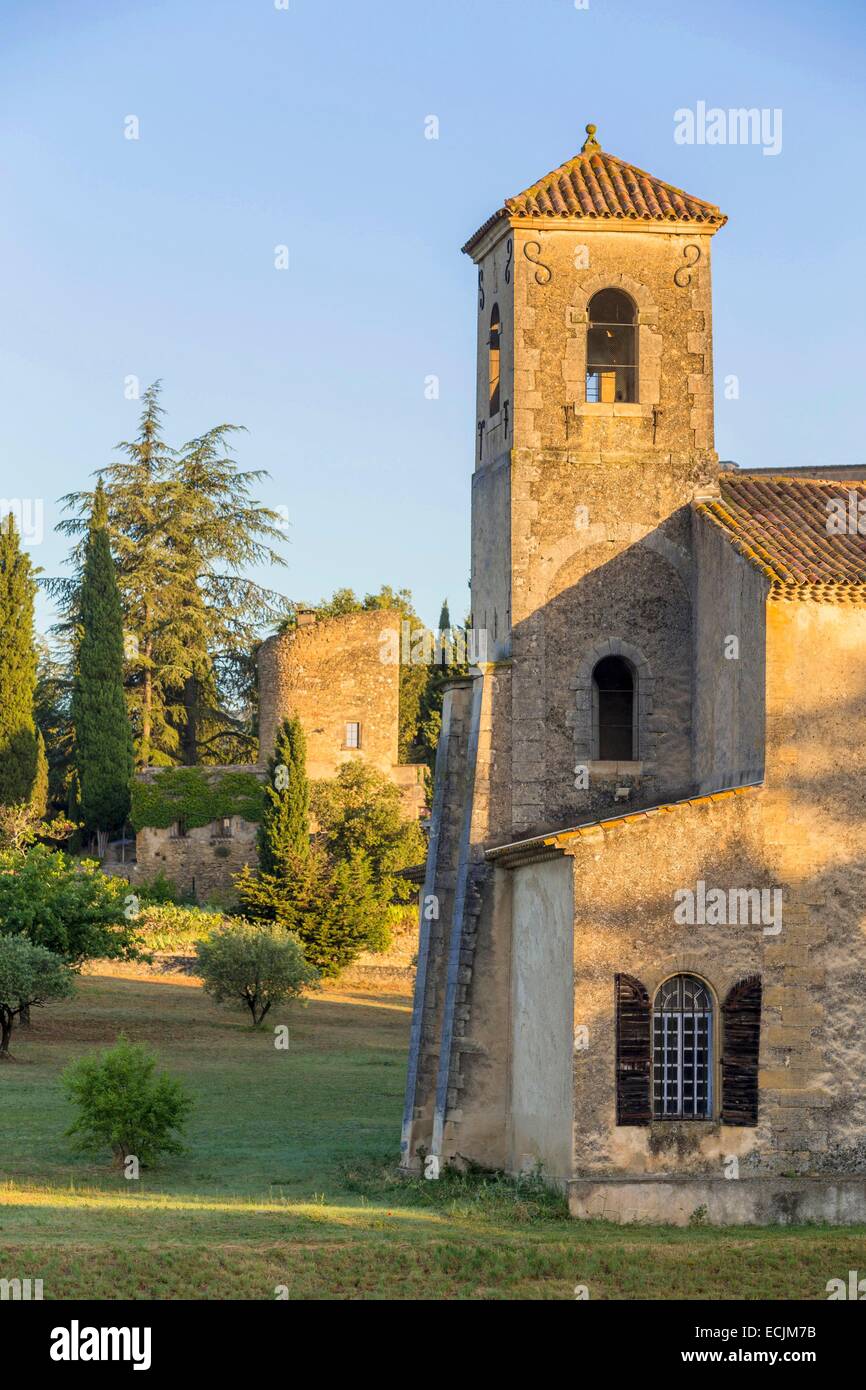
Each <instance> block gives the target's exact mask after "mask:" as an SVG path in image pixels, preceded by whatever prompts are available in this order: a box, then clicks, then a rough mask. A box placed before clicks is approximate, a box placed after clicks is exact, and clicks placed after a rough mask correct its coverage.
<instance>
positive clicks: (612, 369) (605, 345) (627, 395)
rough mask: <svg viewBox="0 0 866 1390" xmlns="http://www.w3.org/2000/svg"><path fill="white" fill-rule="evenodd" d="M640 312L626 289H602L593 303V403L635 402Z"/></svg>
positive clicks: (589, 349)
mask: <svg viewBox="0 0 866 1390" xmlns="http://www.w3.org/2000/svg"><path fill="white" fill-rule="evenodd" d="M637 385H638V380H637V313H636V310H635V306H634V302H633V301H632V300H631V299H630V298H629V296H628V295H627V294H625V293H624V292H623V291H622V290H599V291H598V293H597V294H594V295H593V296H592V299H591V300H590V301H589V326H588V328H587V335H586V399H587V402H588V403H589V404H593V403H595V404H605V405H615V404H617V403H621V402H635V401H637V398H638V389H637Z"/></svg>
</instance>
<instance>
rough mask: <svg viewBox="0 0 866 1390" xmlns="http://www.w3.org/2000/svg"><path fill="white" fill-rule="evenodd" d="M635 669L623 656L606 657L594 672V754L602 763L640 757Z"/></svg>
mask: <svg viewBox="0 0 866 1390" xmlns="http://www.w3.org/2000/svg"><path fill="white" fill-rule="evenodd" d="M634 695H635V690H634V672H633V670H632V668H631V666H630V664H629V663H628V662H627V661H625V660H624V659H623V658H622V657H621V656H605V657H602V659H601V661H599V662H597V663H596V666H595V669H594V671H593V673H592V701H593V724H594V734H595V738H594V743H595V748H594V750H593V751H594V754H595V757H596V758H598V759H599V761H601V762H612V763H630V762H636V761H637V758H638V750H637V738H636V728H635V699H634Z"/></svg>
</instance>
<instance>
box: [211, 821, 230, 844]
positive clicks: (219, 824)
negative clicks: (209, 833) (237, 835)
mask: <svg viewBox="0 0 866 1390" xmlns="http://www.w3.org/2000/svg"><path fill="white" fill-rule="evenodd" d="M213 833H214V836H215V837H216V839H218V840H230V839H231V837H232V818H231V816H222V817H221V818H220V819H219V820H216V821H214V828H213Z"/></svg>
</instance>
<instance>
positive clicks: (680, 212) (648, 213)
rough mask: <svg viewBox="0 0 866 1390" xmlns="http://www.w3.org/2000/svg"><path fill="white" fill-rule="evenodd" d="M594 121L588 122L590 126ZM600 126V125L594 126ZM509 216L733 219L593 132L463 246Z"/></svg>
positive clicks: (715, 223)
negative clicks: (610, 149) (602, 143)
mask: <svg viewBox="0 0 866 1390" xmlns="http://www.w3.org/2000/svg"><path fill="white" fill-rule="evenodd" d="M589 129H590V127H587V130H589ZM592 129H593V132H594V127H593V128H592ZM504 217H508V218H512V219H519V218H523V217H527V218H529V217H531V218H537V217H550V218H566V217H569V218H574V217H579V218H587V219H589V220H590V221H598V220H602V221H636V222H693V223H695V224H696V225H699V226H705V227H712V228H714V229H715V228H718V227H723V226H724V224H725V223H726V222H727V220H728V219H727V217H725V215H724V213H722V212H720V210H719V209H718V208H717V207H716V206H715V204H714V203H707V202H705V201H704V200H703V199H702V198H693V197H692V196H691V194H689V193H684V192H683V190H682V189H681V188H675V187H674V185H673V184H670V183H664V182H663V181H662V180H661V179H657V178H656V177H655V176H654V175H653V174H648V173H647V172H646V171H645V170H644V169H638V168H636V166H635V165H634V164H627V163H626V161H625V160H623V159H617V157H616V155H612V154H606V153H605V152H604V151H603V150H602V149H600V148H599V147H598V144H597V142H596V140H595V139H594V134H590V138H589V139H588V140H587V142H586V144H585V145H584V147H583V149H582V150H581V152H580V154H576V155H575V156H574V157H573V159H569V160H566V162H565V163H564V164H560V166H559V168H558V169H554V170H553V171H552V172H551V173H549V174H545V176H544V178H543V179H539V180H538V182H537V183H534V184H533V185H532V187H531V188H527V189H524V191H523V192H522V193H518V194H517V195H516V196H515V197H514V198H506V200H505V203H504V204H503V206H502V207H501V208H498V209H497V210H496V212H495V213H494V214H493V216H492V217H489V218H488V219H487V221H486V222H485V223H484V224H483V225H482V226H481V227H479V228H478V230H477V232H475V233H474V234H473V235H472V236H471V237H470V238H469V240H468V241H467V243H466V245H465V246H464V247H463V250H464V251H471V250H472V248H473V247H474V246H475V244H476V243H477V242H478V241H479V240H480V238H481V237H482V236H483V235H484V233H485V232H486V231H487V230H488V229H489V228H490V227H492V226H493V225H494V223H496V222H497V221H499V220H500V219H502V218H504Z"/></svg>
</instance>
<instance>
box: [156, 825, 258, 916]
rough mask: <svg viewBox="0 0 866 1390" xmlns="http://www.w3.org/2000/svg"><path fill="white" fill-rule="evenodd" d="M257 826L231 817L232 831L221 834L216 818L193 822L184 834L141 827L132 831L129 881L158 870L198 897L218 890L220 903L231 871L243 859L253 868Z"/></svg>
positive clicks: (228, 894)
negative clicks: (133, 844)
mask: <svg viewBox="0 0 866 1390" xmlns="http://www.w3.org/2000/svg"><path fill="white" fill-rule="evenodd" d="M257 833H258V826H257V825H253V824H252V822H250V821H246V820H243V819H242V818H241V817H240V816H232V817H231V834H230V835H229V836H225V835H223V834H222V833H221V832H220V828H219V827H218V826H217V824H216V823H215V824H213V825H204V826H198V827H195V828H193V829H191V830H188V831H187V833H186V834H185V835H183V836H180V837H178V836H176V835H173V834H172V832H171V830H161V829H155V828H153V827H145V828H144V829H142V830H139V832H138V834H137V836H136V863H135V865H134V869H133V870H132V872H131V873H130V878H131V881H132V882H133V883H137V882H141V880H142V879H145V880H150V879H152V878H155V877H156V875H157V874H159V873H160V872H161V873H163V874H164V875H165V876H166V878H169V879H172V880H173V882H174V883H176V884H177V887H178V888H179V889H180V890H181V892H182V893H184V894H187V893H192V894H194V896H195V897H196V898H197V900H198V901H199V902H200V903H204V902H207V901H208V899H209V898H210V897H211V896H212V895H213V894H217V895H218V897H219V901H220V903H221V904H223V903H227V902H229V901H231V900H232V898H233V896H234V895H233V891H232V875H233V874H236V873H240V871H241V869H243V868H244V866H245V865H249V867H250V868H252V869H254V868H256V866H257V864H258V858H259V856H258V850H257V848H256V835H257Z"/></svg>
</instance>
